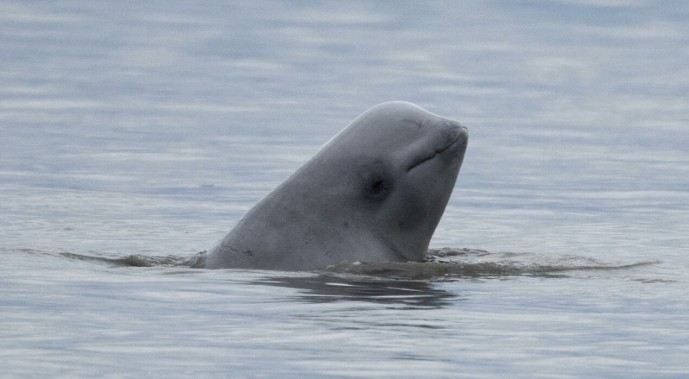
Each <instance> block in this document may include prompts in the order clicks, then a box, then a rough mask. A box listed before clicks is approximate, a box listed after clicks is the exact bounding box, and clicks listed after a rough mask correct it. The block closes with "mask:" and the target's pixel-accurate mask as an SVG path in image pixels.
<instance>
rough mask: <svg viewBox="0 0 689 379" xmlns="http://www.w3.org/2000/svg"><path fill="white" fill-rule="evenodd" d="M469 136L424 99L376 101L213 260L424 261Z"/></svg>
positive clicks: (251, 215) (219, 263)
mask: <svg viewBox="0 0 689 379" xmlns="http://www.w3.org/2000/svg"><path fill="white" fill-rule="evenodd" d="M467 141H468V134H467V129H466V128H465V127H464V126H461V125H460V124H459V123H457V122H456V121H452V120H449V119H447V118H444V117H440V116H438V115H435V114H432V113H429V112H427V111H426V110H424V109H423V108H420V107H419V106H417V105H414V104H411V103H407V102H401V101H394V102H387V103H383V104H379V105H376V106H374V107H373V108H371V109H369V110H367V111H366V112H364V113H363V114H361V115H360V116H359V117H357V118H356V119H355V120H354V121H352V123H351V124H350V125H349V126H347V127H346V128H345V129H344V130H342V131H341V132H340V133H339V134H337V135H336V136H335V137H333V138H332V139H331V140H330V141H329V142H328V143H326V144H325V146H323V148H321V150H320V151H319V152H318V153H317V154H316V155H315V156H314V157H313V158H311V160H309V161H308V162H306V163H305V164H304V165H303V166H302V167H301V168H299V169H298V170H297V171H296V172H295V173H294V174H292V175H291V176H290V177H289V178H288V179H287V180H286V181H285V182H284V183H282V184H281V185H280V186H278V187H277V188H276V189H275V190H273V192H271V193H270V194H268V196H266V197H265V198H264V199H263V200H261V201H260V202H259V203H258V204H256V205H255V206H254V207H253V208H252V209H251V210H250V211H249V212H248V213H247V214H246V215H245V216H244V217H243V218H242V219H241V220H240V221H239V223H237V225H236V226H235V227H234V229H232V230H231V231H230V233H229V234H227V236H225V238H224V239H223V240H222V241H221V242H220V243H219V244H218V245H216V246H215V247H214V248H213V249H212V250H211V251H210V253H209V254H208V259H207V261H206V267H207V268H255V269H272V270H313V269H319V268H324V267H326V266H328V265H332V264H337V263H340V262H343V261H348V262H357V261H360V262H391V261H421V260H423V259H424V257H425V255H426V251H427V250H428V245H429V243H430V240H431V236H432V235H433V232H434V231H435V228H436V226H437V225H438V222H439V221H440V218H441V217H442V215H443V211H444V210H445V206H446V205H447V202H448V200H449V198H450V194H451V193H452V189H453V188H454V185H455V182H456V180H457V174H458V173H459V168H460V166H461V165H462V160H463V158H464V152H465V150H466V147H467Z"/></svg>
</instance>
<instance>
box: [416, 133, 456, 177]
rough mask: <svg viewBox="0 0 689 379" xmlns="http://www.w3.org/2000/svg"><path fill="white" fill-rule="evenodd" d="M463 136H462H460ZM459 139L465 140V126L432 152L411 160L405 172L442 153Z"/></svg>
mask: <svg viewBox="0 0 689 379" xmlns="http://www.w3.org/2000/svg"><path fill="white" fill-rule="evenodd" d="M462 137H464V138H462ZM460 140H464V141H466V128H463V129H461V131H460V132H459V133H457V134H456V135H455V136H454V138H452V139H451V140H450V141H449V142H448V143H447V144H445V145H443V146H442V147H440V148H437V149H434V150H433V152H432V153H430V154H428V155H425V156H423V157H421V159H419V160H418V161H415V162H413V163H412V164H411V165H409V167H407V172H409V171H411V170H413V169H415V168H416V167H418V166H420V165H422V164H424V163H426V162H428V161H430V160H431V159H433V158H435V157H436V156H438V155H439V154H442V153H443V152H445V151H446V150H448V149H450V148H451V147H452V146H454V145H456V144H457V143H458V142H459V141H460Z"/></svg>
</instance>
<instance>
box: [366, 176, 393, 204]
mask: <svg viewBox="0 0 689 379" xmlns="http://www.w3.org/2000/svg"><path fill="white" fill-rule="evenodd" d="M391 190H392V180H390V179H389V178H386V177H385V176H384V175H381V174H378V173H374V174H372V175H370V176H369V177H368V178H367V179H366V181H365V185H364V195H365V196H366V197H367V198H368V199H371V200H376V201H379V200H383V199H385V198H386V197H387V196H388V194H389V193H390V191H391Z"/></svg>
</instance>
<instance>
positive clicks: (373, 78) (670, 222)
mask: <svg viewBox="0 0 689 379" xmlns="http://www.w3.org/2000/svg"><path fill="white" fill-rule="evenodd" d="M688 62H689V3H687V2H683V1H666V2H662V3H654V2H649V1H641V0H639V1H615V0H605V1H568V0H559V1H549V2H541V1H463V2H426V1H424V2H373V1H361V2H342V3H341V4H339V3H338V4H336V3H331V2H263V1H247V2H245V3H244V2H181V1H179V2H178V1H160V2H154V1H150V2H93V1H61V2H26V1H3V2H0V259H1V260H2V264H1V265H0V376H3V377H190V376H195V377H199V376H201V377H295V378H296V377H299V378H305V377H312V378H320V377H343V378H344V377H367V378H368V377H390V378H392V377H395V378H399V377H409V378H416V377H507V376H509V377H560V378H568V377H686V376H687V375H689V361H688V360H687V357H689V304H688V302H689V279H687V277H688V276H689V256H688V254H689V233H687V230H689V212H688V211H689V190H688V188H689V155H688V154H687V151H688V150H687V149H688V146H689V129H688V126H687V124H689V63H688ZM393 99H401V100H408V101H412V102H415V103H418V104H420V105H421V106H423V107H425V108H427V109H428V110H430V111H432V112H434V113H438V114H441V115H444V116H447V117H451V118H454V119H457V120H459V121H460V122H462V123H463V124H465V125H467V126H468V127H469V132H470V143H469V148H468V150H467V153H466V157H465V160H464V165H463V167H462V170H461V172H460V177H459V181H458V183H457V186H456V188H455V191H454V193H453V196H452V199H451V200H450V204H449V205H448V208H447V210H446V212H445V216H444V218H443V220H442V221H441V224H440V225H439V227H438V229H437V231H436V234H435V236H434V239H433V241H432V243H431V246H432V247H433V248H434V249H441V248H444V247H447V248H448V249H444V250H434V251H433V252H432V254H431V255H432V259H431V262H426V263H423V264H403V263H400V264H390V265H382V266H373V265H368V264H366V263H361V264H343V265H339V266H336V267H331V268H329V269H327V270H323V271H319V272H303V273H285V272H271V271H245V270H204V269H195V268H191V267H190V266H191V264H190V263H189V262H188V260H189V259H192V258H194V257H199V256H201V257H202V254H201V255H197V254H198V253H200V252H202V251H204V250H206V249H208V248H210V247H211V246H212V245H213V244H214V243H215V242H216V241H217V240H219V239H220V238H222V236H223V235H224V234H225V233H226V232H227V231H229V229H230V228H231V227H232V226H233V225H234V223H235V222H236V221H237V220H238V219H239V218H240V217H241V216H242V214H243V213H244V212H245V211H246V210H248V209H249V208H250V207H251V206H252V205H253V204H254V203H255V202H256V201H258V200H259V199H260V198H261V197H262V196H264V195H265V194H267V193H268V192H269V191H270V190H271V189H272V188H274V187H275V186H276V185H278V184H279V183H280V182H281V181H282V180H284V179H285V178H286V177H287V176H288V175H289V174H290V173H291V172H292V171H293V170H295V169H296V168H297V167H299V166H300V165H301V164H302V163H303V162H304V161H305V160H307V159H308V158H309V157H310V156H311V155H313V154H314V153H315V152H316V151H317V150H318V148H319V146H320V145H321V144H322V143H324V142H325V141H327V140H328V139H329V138H330V137H332V136H333V135H334V134H335V133H337V131H339V130H340V129H341V128H343V127H344V126H345V125H346V124H347V123H348V122H349V121H351V120H352V119H353V118H354V117H356V116H357V115H358V114H359V113H361V112H362V111H364V110H365V109H367V108H368V107H370V106H372V105H374V104H376V103H379V102H383V101H387V100H393Z"/></svg>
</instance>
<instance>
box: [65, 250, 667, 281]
mask: <svg viewBox="0 0 689 379" xmlns="http://www.w3.org/2000/svg"><path fill="white" fill-rule="evenodd" d="M60 255H61V256H63V257H66V258H70V259H77V260H81V261H93V262H96V263H104V264H109V265H114V266H130V267H188V268H203V267H205V260H206V252H205V251H202V252H199V253H196V254H195V255H193V256H192V257H184V256H176V255H168V256H146V255H126V256H119V257H113V256H101V255H84V254H75V253H60ZM657 263H659V262H658V261H644V262H635V263H627V264H619V265H613V264H608V263H604V262H600V261H598V260H595V259H593V258H589V257H583V256H550V255H545V254H534V253H513V252H498V253H494V252H489V251H486V250H480V249H468V248H459V249H457V248H442V249H430V250H429V251H428V256H427V258H426V260H425V261H423V262H386V263H367V262H342V263H339V264H336V265H332V266H328V267H326V268H324V269H321V270H317V271H316V272H318V273H321V274H348V275H363V276H372V277H382V278H396V279H444V278H490V277H509V276H537V277H567V276H569V275H570V274H569V273H571V272H574V271H618V270H630V269H634V268H638V267H643V266H648V265H653V264H657Z"/></svg>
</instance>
